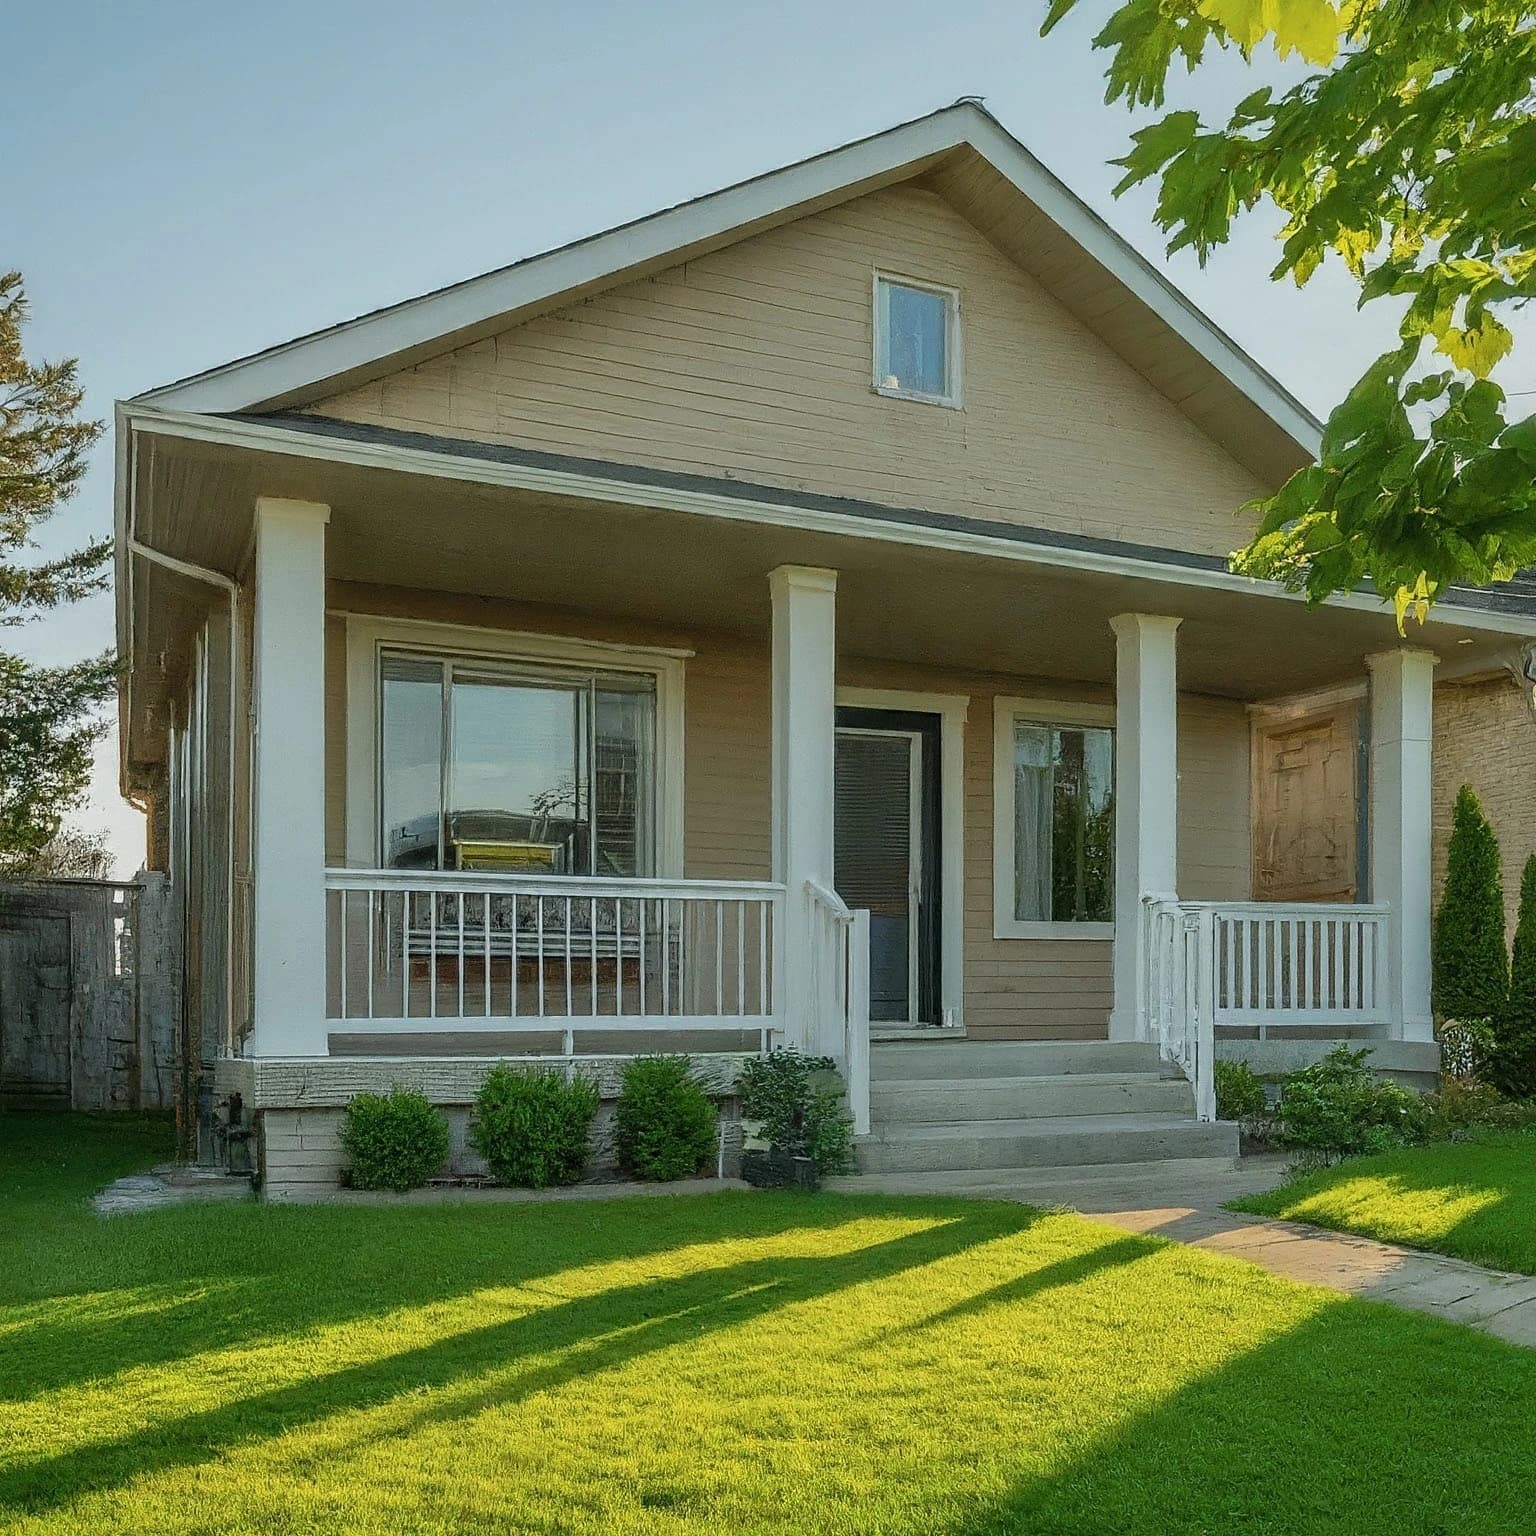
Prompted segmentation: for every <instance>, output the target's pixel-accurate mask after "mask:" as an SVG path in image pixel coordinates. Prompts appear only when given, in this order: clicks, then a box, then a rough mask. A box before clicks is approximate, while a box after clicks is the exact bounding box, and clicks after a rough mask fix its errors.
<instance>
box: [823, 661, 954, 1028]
mask: <svg viewBox="0 0 1536 1536" xmlns="http://www.w3.org/2000/svg"><path fill="white" fill-rule="evenodd" d="M970 703H971V701H970V696H969V695H968V694H963V693H924V692H918V691H914V690H911V689H905V688H839V689H838V690H837V704H838V706H839V707H841V708H847V709H871V710H888V711H892V712H895V713H897V714H905V715H937V716H938V718H939V826H938V832H939V870H938V877H939V878H938V889H939V976H938V989H939V1018H940V1019H941V1020H942V1021H943V1024H944V1025H945V1026H946V1027H948V1028H953V1029H958V1030H963V1029H964V1027H965V722H966V717H967V714H968V712H969V710H970Z"/></svg>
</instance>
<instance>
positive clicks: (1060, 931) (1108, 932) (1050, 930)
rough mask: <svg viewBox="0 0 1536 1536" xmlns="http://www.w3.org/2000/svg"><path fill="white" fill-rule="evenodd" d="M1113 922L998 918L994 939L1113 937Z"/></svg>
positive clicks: (994, 929)
mask: <svg viewBox="0 0 1536 1536" xmlns="http://www.w3.org/2000/svg"><path fill="white" fill-rule="evenodd" d="M1114 936H1115V925H1114V924H1113V923H1021V922H1016V921H1008V920H1005V919H1001V918H1000V919H998V920H997V921H995V922H994V923H993V924H992V937H993V938H994V939H1098V940H1100V941H1101V942H1102V941H1103V940H1105V939H1113V938H1114Z"/></svg>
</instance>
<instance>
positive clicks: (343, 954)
mask: <svg viewBox="0 0 1536 1536" xmlns="http://www.w3.org/2000/svg"><path fill="white" fill-rule="evenodd" d="M351 894H352V893H351V891H343V892H342V893H341V927H340V930H339V937H340V940H341V942H340V943H339V944H338V945H337V951H338V958H339V959H340V961H341V978H340V983H341V1017H342V1018H346V1017H347V969H348V965H347V962H348V959H349V958H350V956H351V954H352V929H351V927H350V925H349V924H348V922H347V897H348V896H350V895H351Z"/></svg>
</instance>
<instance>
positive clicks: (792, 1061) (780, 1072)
mask: <svg viewBox="0 0 1536 1536" xmlns="http://www.w3.org/2000/svg"><path fill="white" fill-rule="evenodd" d="M738 1087H739V1089H740V1091H741V1109H742V1127H741V1128H742V1154H741V1176H742V1177H743V1178H744V1179H745V1180H746V1181H747V1182H748V1183H749V1184H754V1185H757V1186H759V1187H762V1188H774V1189H783V1188H794V1189H817V1188H819V1187H820V1184H821V1180H822V1178H823V1176H824V1175H827V1174H833V1173H845V1172H847V1171H848V1169H849V1168H850V1167H851V1166H852V1162H853V1158H852V1141H851V1137H852V1128H853V1127H852V1122H851V1120H850V1119H849V1117H848V1114H847V1112H846V1110H845V1109H844V1107H843V1085H842V1079H841V1078H840V1077H839V1076H838V1074H837V1068H836V1065H835V1063H834V1062H833V1061H832V1060H831V1058H830V1057H824V1056H802V1055H801V1054H800V1052H799V1051H797V1050H795V1049H794V1048H793V1047H788V1048H786V1049H784V1050H778V1051H771V1052H769V1054H768V1055H766V1056H760V1057H757V1058H755V1059H754V1060H752V1061H749V1062H747V1064H746V1065H745V1066H744V1067H743V1068H742V1071H741V1077H740V1079H739V1082H738Z"/></svg>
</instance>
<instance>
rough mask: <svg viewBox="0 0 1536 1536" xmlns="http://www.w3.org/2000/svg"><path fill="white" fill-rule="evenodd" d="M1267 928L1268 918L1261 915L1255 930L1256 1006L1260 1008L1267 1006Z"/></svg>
mask: <svg viewBox="0 0 1536 1536" xmlns="http://www.w3.org/2000/svg"><path fill="white" fill-rule="evenodd" d="M1267 929H1269V919H1267V917H1261V919H1260V920H1258V932H1256V940H1258V957H1256V960H1258V1006H1260V1009H1264V1008H1267V1006H1269V945H1267V943H1266V938H1267V937H1269V934H1267Z"/></svg>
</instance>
